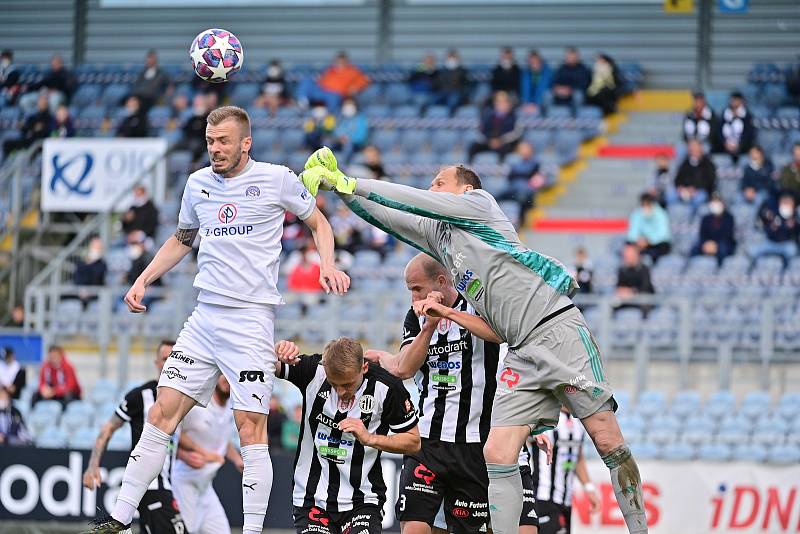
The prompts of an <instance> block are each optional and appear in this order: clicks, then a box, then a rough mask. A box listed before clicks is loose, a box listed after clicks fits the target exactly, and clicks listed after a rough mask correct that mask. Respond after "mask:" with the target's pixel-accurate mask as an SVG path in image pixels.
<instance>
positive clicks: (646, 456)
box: [630, 441, 661, 460]
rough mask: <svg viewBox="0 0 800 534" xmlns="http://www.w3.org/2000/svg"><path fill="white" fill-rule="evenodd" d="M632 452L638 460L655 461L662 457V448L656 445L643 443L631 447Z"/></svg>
mask: <svg viewBox="0 0 800 534" xmlns="http://www.w3.org/2000/svg"><path fill="white" fill-rule="evenodd" d="M630 448H631V452H632V453H633V456H634V457H635V458H636V459H637V460H655V459H656V458H658V457H659V456H661V448H660V447H659V446H658V445H656V444H655V443H650V442H649V441H641V442H639V443H632V444H631V445H630Z"/></svg>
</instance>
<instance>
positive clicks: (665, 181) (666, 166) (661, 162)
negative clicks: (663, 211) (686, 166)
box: [647, 152, 674, 207]
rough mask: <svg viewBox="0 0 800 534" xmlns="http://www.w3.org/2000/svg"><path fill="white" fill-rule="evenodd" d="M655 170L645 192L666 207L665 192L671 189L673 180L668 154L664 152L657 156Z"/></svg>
mask: <svg viewBox="0 0 800 534" xmlns="http://www.w3.org/2000/svg"><path fill="white" fill-rule="evenodd" d="M655 162H656V170H655V172H654V173H653V180H652V182H650V186H649V187H648V188H647V192H648V193H650V195H652V196H653V198H655V199H656V201H657V202H658V203H659V204H661V206H664V207H666V205H667V200H666V199H667V191H669V190H670V188H672V185H673V182H674V180H673V179H672V169H671V167H672V160H671V159H670V156H669V154H666V153H664V152H662V153H660V154H657V155H656V158H655Z"/></svg>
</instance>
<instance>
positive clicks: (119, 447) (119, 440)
mask: <svg viewBox="0 0 800 534" xmlns="http://www.w3.org/2000/svg"><path fill="white" fill-rule="evenodd" d="M131 446H132V444H131V433H130V431H129V430H128V429H127V428H123V429H120V430H118V431H117V432H115V433H114V435H113V436H111V439H110V440H109V441H108V450H110V451H129V450H131Z"/></svg>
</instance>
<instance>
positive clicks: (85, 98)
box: [71, 83, 103, 108]
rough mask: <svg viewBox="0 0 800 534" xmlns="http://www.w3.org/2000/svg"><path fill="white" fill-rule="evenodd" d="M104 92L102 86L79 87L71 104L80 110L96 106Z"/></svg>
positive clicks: (85, 85) (88, 84) (83, 85)
mask: <svg viewBox="0 0 800 534" xmlns="http://www.w3.org/2000/svg"><path fill="white" fill-rule="evenodd" d="M102 90H103V87H102V86H101V85H97V84H90V83H87V84H82V85H80V86H79V87H78V90H77V91H75V94H74V95H72V101H71V104H72V105H73V106H77V107H79V108H85V107H87V106H90V105H92V104H95V103H96V102H97V101H98V100H99V99H100V94H101V93H102Z"/></svg>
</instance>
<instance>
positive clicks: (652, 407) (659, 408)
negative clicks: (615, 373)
mask: <svg viewBox="0 0 800 534" xmlns="http://www.w3.org/2000/svg"><path fill="white" fill-rule="evenodd" d="M624 311H639V310H624ZM640 313H641V312H640ZM665 406H666V399H665V398H664V394H663V393H662V392H660V391H644V392H642V394H641V395H639V399H638V401H637V402H636V413H638V414H639V415H641V416H643V417H645V418H647V417H653V416H655V415H658V414H661V413H663V412H664V409H665Z"/></svg>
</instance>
